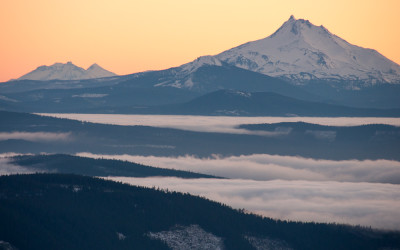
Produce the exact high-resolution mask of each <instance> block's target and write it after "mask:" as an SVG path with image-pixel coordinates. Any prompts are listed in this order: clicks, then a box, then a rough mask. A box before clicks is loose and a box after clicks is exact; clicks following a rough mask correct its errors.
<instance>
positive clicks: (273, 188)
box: [109, 177, 400, 230]
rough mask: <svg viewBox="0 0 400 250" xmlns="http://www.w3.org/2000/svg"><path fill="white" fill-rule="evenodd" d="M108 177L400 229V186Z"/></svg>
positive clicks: (299, 215) (264, 208)
mask: <svg viewBox="0 0 400 250" xmlns="http://www.w3.org/2000/svg"><path fill="white" fill-rule="evenodd" d="M109 179H112V180H115V181H121V182H124V183H129V184H131V185H139V186H146V187H160V188H163V189H168V190H170V191H179V192H189V193H191V194H195V195H200V196H204V197H206V198H209V199H211V200H215V201H218V202H222V203H225V204H228V205H230V206H232V207H234V208H245V209H246V210H248V211H251V212H254V213H258V214H261V215H264V216H267V217H271V218H276V219H282V220H294V221H316V222H336V223H346V224H352V225H363V226H371V227H374V228H380V229H392V230H400V186H399V185H393V184H380V183H348V182H333V181H324V182H319V181H284V180H274V181H254V180H238V179H236V180H219V179H179V178H162V177H157V178H129V177H111V178H109Z"/></svg>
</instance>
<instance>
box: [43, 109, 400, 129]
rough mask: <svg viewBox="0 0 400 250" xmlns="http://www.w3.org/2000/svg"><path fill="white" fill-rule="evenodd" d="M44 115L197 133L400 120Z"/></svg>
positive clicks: (396, 121)
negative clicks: (255, 126) (251, 126)
mask: <svg viewBox="0 0 400 250" xmlns="http://www.w3.org/2000/svg"><path fill="white" fill-rule="evenodd" d="M39 115H43V116H52V117H58V118H67V119H73V120H79V121H86V122H93V123H103V124H113V125H142V126H153V127H163V128H176V129H183V130H190V131H199V132H220V133H239V134H241V133H248V131H247V130H244V129H238V128H237V126H239V125H241V124H261V123H278V122H307V123H314V124H320V125H331V126H357V125H364V124H388V125H394V126H400V118H386V117H243V116H239V117H231V116H191V115H117V114H54V113H40V114H39Z"/></svg>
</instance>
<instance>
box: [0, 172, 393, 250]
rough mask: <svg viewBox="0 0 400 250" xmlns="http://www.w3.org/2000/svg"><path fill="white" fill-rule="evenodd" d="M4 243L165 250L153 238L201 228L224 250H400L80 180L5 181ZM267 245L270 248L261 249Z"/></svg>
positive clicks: (354, 231)
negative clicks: (260, 242) (276, 245)
mask: <svg viewBox="0 0 400 250" xmlns="http://www.w3.org/2000/svg"><path fill="white" fill-rule="evenodd" d="M0 204H1V205H0V241H3V242H7V244H11V245H13V246H15V247H16V248H18V249H22V250H23V249H167V245H166V244H165V243H164V242H163V241H160V240H157V239H154V238H151V237H150V236H149V235H150V232H153V233H154V232H162V231H168V230H171V229H174V228H176V227H177V226H178V227H179V226H180V227H185V226H190V225H196V226H197V227H199V228H201V229H202V230H204V231H205V232H207V233H209V234H212V235H215V236H216V237H219V238H220V239H222V242H223V245H224V247H225V248H226V249H254V247H253V245H252V244H251V243H250V240H248V239H250V238H251V239H253V241H254V239H269V241H275V242H281V243H282V242H283V243H282V244H281V246H286V249H398V248H400V233H399V232H381V231H375V230H371V229H366V228H360V227H350V226H344V225H333V224H319V223H299V222H285V221H276V220H272V219H268V218H262V217H260V216H256V215H251V214H245V213H243V211H237V210H233V209H231V208H230V207H228V206H225V205H222V204H219V203H216V202H212V201H209V200H206V199H203V198H200V197H196V196H192V195H189V194H182V193H177V192H168V191H163V190H155V189H149V188H141V187H134V186H129V185H126V184H120V183H116V182H112V181H105V180H102V179H97V178H92V177H84V176H77V175H61V174H35V175H11V176H2V177H0ZM264 242H265V241H264Z"/></svg>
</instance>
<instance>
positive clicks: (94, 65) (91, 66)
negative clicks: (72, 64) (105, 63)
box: [87, 63, 102, 70]
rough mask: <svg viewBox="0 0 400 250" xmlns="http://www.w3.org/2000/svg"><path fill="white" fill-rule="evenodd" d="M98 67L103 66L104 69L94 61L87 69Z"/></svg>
mask: <svg viewBox="0 0 400 250" xmlns="http://www.w3.org/2000/svg"><path fill="white" fill-rule="evenodd" d="M96 68H101V69H102V67H100V66H99V65H98V64H97V63H93V64H92V65H90V67H89V68H88V69H87V70H89V69H96Z"/></svg>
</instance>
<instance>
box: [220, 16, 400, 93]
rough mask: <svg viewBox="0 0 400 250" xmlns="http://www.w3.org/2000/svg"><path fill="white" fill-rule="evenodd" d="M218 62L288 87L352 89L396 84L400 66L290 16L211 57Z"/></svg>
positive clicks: (375, 52)
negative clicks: (310, 84)
mask: <svg viewBox="0 0 400 250" xmlns="http://www.w3.org/2000/svg"><path fill="white" fill-rule="evenodd" d="M216 58H218V59H219V60H221V61H224V62H227V63H229V64H232V65H235V66H237V67H241V68H244V69H247V70H251V71H255V72H259V73H262V74H266V75H269V76H273V77H280V78H284V79H287V80H289V81H291V82H293V83H302V82H307V81H310V80H330V81H335V82H337V81H347V82H350V83H352V86H349V87H352V88H354V87H357V85H360V86H366V85H367V86H368V85H373V84H376V83H400V66H399V65H398V64H396V63H394V62H392V61H391V60H389V59H387V58H386V57H384V56H383V55H381V54H380V53H378V52H377V51H375V50H372V49H365V48H362V47H359V46H355V45H352V44H350V43H348V42H347V41H345V40H343V39H342V38H340V37H338V36H336V35H334V34H332V33H331V32H329V31H328V30H327V29H326V28H325V27H323V26H315V25H313V24H312V23H310V22H309V21H308V20H304V19H295V18H294V16H291V17H290V18H289V20H287V21H286V22H285V23H284V24H283V25H282V26H281V27H280V28H279V29H278V30H277V31H276V32H275V33H274V34H272V35H271V36H269V37H266V38H264V39H260V40H257V41H253V42H248V43H245V44H243V45H240V46H238V47H235V48H232V49H230V50H227V51H224V52H222V53H221V54H218V55H216Z"/></svg>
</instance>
